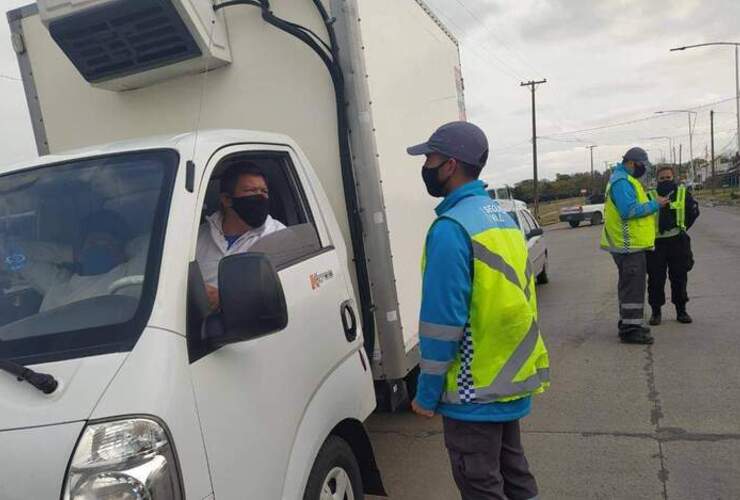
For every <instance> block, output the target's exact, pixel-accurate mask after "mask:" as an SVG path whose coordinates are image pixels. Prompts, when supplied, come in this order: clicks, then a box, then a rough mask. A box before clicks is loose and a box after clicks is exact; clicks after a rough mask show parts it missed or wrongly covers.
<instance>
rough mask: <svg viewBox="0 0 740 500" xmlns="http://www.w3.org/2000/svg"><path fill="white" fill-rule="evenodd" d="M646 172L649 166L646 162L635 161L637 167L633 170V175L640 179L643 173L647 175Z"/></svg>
mask: <svg viewBox="0 0 740 500" xmlns="http://www.w3.org/2000/svg"><path fill="white" fill-rule="evenodd" d="M645 172H647V167H645V164H644V163H635V169H634V172H632V177H634V178H635V179H639V178H640V177H642V176H643V175H645Z"/></svg>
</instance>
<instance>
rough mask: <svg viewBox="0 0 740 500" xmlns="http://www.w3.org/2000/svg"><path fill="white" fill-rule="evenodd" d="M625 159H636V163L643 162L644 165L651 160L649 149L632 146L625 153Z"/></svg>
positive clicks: (648, 163)
mask: <svg viewBox="0 0 740 500" xmlns="http://www.w3.org/2000/svg"><path fill="white" fill-rule="evenodd" d="M623 160H624V161H634V162H635V163H642V164H643V165H646V166H647V165H650V160H649V159H648V154H647V151H645V150H644V149H642V148H637V147H635V148H630V149H629V150H628V151H627V152H626V153H624V158H623Z"/></svg>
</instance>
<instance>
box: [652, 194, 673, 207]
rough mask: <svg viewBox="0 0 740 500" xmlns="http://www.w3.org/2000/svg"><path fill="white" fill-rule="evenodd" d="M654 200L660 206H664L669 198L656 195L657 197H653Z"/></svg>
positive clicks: (668, 201) (669, 200)
mask: <svg viewBox="0 0 740 500" xmlns="http://www.w3.org/2000/svg"><path fill="white" fill-rule="evenodd" d="M655 201H657V202H658V205H660V206H661V207H664V206H666V205H668V204H669V203H670V202H671V199H670V198H668V197H667V196H658V197H657V198H655Z"/></svg>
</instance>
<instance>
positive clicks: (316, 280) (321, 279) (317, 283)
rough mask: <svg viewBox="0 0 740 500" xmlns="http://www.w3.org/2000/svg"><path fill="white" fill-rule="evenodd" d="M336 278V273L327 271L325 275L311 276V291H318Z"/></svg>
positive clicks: (314, 274) (316, 274)
mask: <svg viewBox="0 0 740 500" xmlns="http://www.w3.org/2000/svg"><path fill="white" fill-rule="evenodd" d="M333 277H334V271H331V270H330V271H325V272H323V273H313V274H312V275H311V276H309V279H310V280H311V290H318V289H319V288H321V285H323V284H324V283H325V282H327V281H329V280H330V279H332V278H333Z"/></svg>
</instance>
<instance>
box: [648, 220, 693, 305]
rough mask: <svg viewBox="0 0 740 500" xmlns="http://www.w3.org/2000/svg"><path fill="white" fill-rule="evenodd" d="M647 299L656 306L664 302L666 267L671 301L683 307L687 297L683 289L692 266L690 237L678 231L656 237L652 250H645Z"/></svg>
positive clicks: (687, 299)
mask: <svg viewBox="0 0 740 500" xmlns="http://www.w3.org/2000/svg"><path fill="white" fill-rule="evenodd" d="M647 266H648V303H649V304H650V306H652V307H655V308H658V307H661V306H663V305H664V304H665V279H666V271H668V277H669V278H670V280H671V302H673V304H674V305H675V306H676V307H677V308H679V309H682V308H684V307H686V303H687V302H688V301H689V295H688V293H687V291H686V284H687V282H688V274H689V271H690V270H691V268H692V267H694V256H693V254H692V252H691V238H689V235H688V234H686V233H681V234H679V235H677V236H672V237H670V238H658V239H656V240H655V251H653V252H648V254H647Z"/></svg>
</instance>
